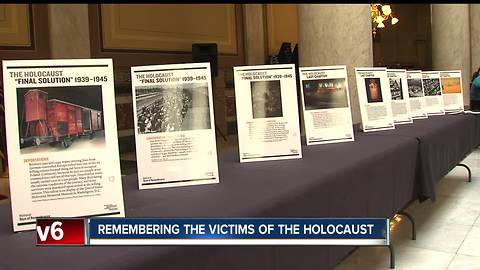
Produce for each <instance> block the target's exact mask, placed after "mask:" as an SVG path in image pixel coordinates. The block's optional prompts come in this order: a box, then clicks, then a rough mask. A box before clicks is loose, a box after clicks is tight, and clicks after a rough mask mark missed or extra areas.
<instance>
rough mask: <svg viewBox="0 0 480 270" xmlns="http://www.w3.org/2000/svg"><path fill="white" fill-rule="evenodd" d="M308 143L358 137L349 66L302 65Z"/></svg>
mask: <svg viewBox="0 0 480 270" xmlns="http://www.w3.org/2000/svg"><path fill="white" fill-rule="evenodd" d="M300 87H301V89H302V109H303V119H304V123H305V134H306V141H307V145H313V144H325V143H337V142H349V141H353V140H354V135H353V125H352V114H351V112H350V98H349V93H348V78H347V68H346V66H323V67H303V68H300Z"/></svg>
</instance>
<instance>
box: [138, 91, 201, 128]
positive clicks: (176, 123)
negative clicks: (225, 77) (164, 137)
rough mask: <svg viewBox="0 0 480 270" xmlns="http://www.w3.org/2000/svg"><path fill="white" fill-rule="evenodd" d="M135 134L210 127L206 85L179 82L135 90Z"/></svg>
mask: <svg viewBox="0 0 480 270" xmlns="http://www.w3.org/2000/svg"><path fill="white" fill-rule="evenodd" d="M135 93H136V95H135V102H136V105H137V123H138V133H140V134H147V133H158V132H175V131H187V130H198V129H209V128H210V108H209V104H208V84H207V83H181V84H172V85H165V86H155V87H144V86H142V87H137V88H136V89H135Z"/></svg>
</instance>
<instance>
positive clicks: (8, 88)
mask: <svg viewBox="0 0 480 270" xmlns="http://www.w3.org/2000/svg"><path fill="white" fill-rule="evenodd" d="M3 81H4V95H5V115H6V116H7V117H6V130H7V147H8V163H9V175H10V194H11V202H12V218H13V229H14V231H23V230H32V229H35V222H36V218H38V217H59V216H61V217H82V216H95V215H101V216H116V217H123V216H124V205H123V192H122V179H121V175H120V160H119V151H118V139H117V120H116V113H115V90H114V81H113V63H112V60H111V59H79V60H74V59H68V60H28V61H3Z"/></svg>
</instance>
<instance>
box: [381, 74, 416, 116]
mask: <svg viewBox="0 0 480 270" xmlns="http://www.w3.org/2000/svg"><path fill="white" fill-rule="evenodd" d="M387 74H388V80H389V82H390V93H391V94H392V113H393V121H394V123H395V125H397V124H409V123H413V119H412V116H411V115H410V99H409V96H408V87H407V71H406V70H405V69H387Z"/></svg>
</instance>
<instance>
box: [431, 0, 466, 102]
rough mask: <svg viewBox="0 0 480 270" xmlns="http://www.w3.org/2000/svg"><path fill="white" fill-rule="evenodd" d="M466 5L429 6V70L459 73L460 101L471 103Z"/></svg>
mask: <svg viewBox="0 0 480 270" xmlns="http://www.w3.org/2000/svg"><path fill="white" fill-rule="evenodd" d="M469 14H470V11H469V5H468V4H450V5H444V4H432V68H433V70H458V69H460V70H461V71H462V77H463V79H462V84H463V100H464V104H465V105H468V104H470V80H471V63H470V19H469V17H470V16H469Z"/></svg>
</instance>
